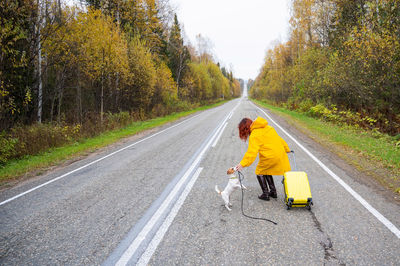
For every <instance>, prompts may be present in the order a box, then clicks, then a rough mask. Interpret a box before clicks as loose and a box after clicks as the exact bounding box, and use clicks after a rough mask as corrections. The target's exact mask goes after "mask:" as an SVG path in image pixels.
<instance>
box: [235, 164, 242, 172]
mask: <svg viewBox="0 0 400 266" xmlns="http://www.w3.org/2000/svg"><path fill="white" fill-rule="evenodd" d="M242 169H243V166H242V165H241V164H240V163H239V164H238V165H236V166H235V171H242Z"/></svg>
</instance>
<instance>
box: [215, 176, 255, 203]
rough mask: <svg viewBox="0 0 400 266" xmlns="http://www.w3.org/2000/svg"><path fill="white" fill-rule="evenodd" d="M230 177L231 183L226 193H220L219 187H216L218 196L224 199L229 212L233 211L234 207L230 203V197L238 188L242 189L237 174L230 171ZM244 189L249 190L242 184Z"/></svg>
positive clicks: (227, 186)
mask: <svg viewBox="0 0 400 266" xmlns="http://www.w3.org/2000/svg"><path fill="white" fill-rule="evenodd" d="M227 174H228V175H229V182H228V184H227V185H226V187H225V189H224V191H222V192H221V191H220V190H219V189H218V186H217V185H215V191H217V193H218V194H220V195H221V197H222V199H223V200H224V202H225V208H226V209H227V210H228V211H231V210H232V209H231V208H230V207H232V204H231V203H230V202H229V197H230V195H231V193H232V192H233V191H234V190H236V189H237V188H240V182H239V178H238V177H237V176H236V175H235V173H234V172H233V173H230V174H229V171H228V173H227ZM242 187H243V189H247V188H246V187H245V186H244V185H243V184H242Z"/></svg>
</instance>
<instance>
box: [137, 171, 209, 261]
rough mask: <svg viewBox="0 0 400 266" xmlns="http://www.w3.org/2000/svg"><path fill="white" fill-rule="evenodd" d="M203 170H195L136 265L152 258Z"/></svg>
mask: <svg viewBox="0 0 400 266" xmlns="http://www.w3.org/2000/svg"><path fill="white" fill-rule="evenodd" d="M202 170H203V168H202V167H199V168H197V171H196V173H195V174H194V175H193V177H192V179H191V180H190V181H189V183H188V184H187V186H186V188H185V190H184V191H183V193H182V194H181V196H180V197H179V199H178V200H177V202H176V203H175V205H174V207H173V208H172V210H171V212H170V213H169V214H168V216H167V218H166V219H165V220H164V222H163V224H162V225H161V226H160V228H159V229H158V231H157V233H156V234H155V236H154V237H153V239H152V240H151V242H150V244H149V245H148V247H147V249H146V251H145V252H144V253H143V254H142V256H141V257H140V259H139V261H138V263H137V264H136V265H143V266H144V265H147V264H148V263H149V261H150V259H151V257H152V256H153V254H154V252H155V251H156V249H157V247H158V245H159V244H160V242H161V240H162V239H163V238H164V235H165V233H166V232H167V231H168V228H169V227H170V225H171V224H172V222H173V221H174V219H175V216H176V215H177V214H178V211H179V209H180V208H181V207H182V205H183V203H184V202H185V199H186V197H187V196H188V195H189V192H190V191H191V190H192V187H193V185H194V183H195V182H196V180H197V178H198V177H199V175H200V173H201V171H202Z"/></svg>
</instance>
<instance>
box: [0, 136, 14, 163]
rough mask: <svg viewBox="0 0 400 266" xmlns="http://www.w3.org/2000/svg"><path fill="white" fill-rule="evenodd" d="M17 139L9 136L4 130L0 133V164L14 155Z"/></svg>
mask: <svg viewBox="0 0 400 266" xmlns="http://www.w3.org/2000/svg"><path fill="white" fill-rule="evenodd" d="M17 143H18V139H16V138H10V137H9V136H8V135H7V134H6V133H5V132H2V133H1V134H0V165H4V164H5V163H6V162H7V161H8V160H9V159H10V158H13V157H15V145H16V144H17Z"/></svg>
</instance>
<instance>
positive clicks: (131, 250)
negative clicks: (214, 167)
mask: <svg viewBox="0 0 400 266" xmlns="http://www.w3.org/2000/svg"><path fill="white" fill-rule="evenodd" d="M228 116H229V114H228V115H227V116H226V117H225V119H224V120H223V121H222V123H221V124H220V125H219V127H218V129H217V130H216V132H215V133H214V135H213V136H212V137H211V138H210V140H209V141H208V142H207V144H206V145H205V147H204V148H203V150H202V151H201V152H200V153H199V155H198V156H197V157H196V159H195V160H194V162H193V163H192V164H191V165H190V167H189V169H188V170H187V171H186V172H185V174H184V175H183V177H182V178H181V179H180V180H179V182H178V183H177V184H176V185H175V187H174V189H173V190H172V191H171V192H170V194H169V195H168V197H167V198H166V199H165V200H164V202H163V203H162V204H161V205H160V207H159V208H158V210H157V211H156V212H155V213H154V214H153V216H152V217H151V218H150V220H149V221H148V222H147V224H146V225H145V226H144V227H143V229H142V230H141V231H140V233H139V234H138V236H137V237H136V238H135V239H134V240H133V241H132V243H131V244H130V245H129V247H128V248H127V249H126V250H125V252H124V253H123V254H122V256H121V258H120V259H119V260H118V261H117V263H116V264H115V265H118V266H122V265H127V264H128V262H129V260H130V259H131V258H132V256H133V255H134V254H135V252H136V250H137V249H138V248H139V246H140V245H141V243H142V242H143V240H145V239H146V237H147V235H148V234H149V232H150V231H151V230H152V228H153V227H154V225H155V224H156V223H157V221H158V220H159V219H160V217H161V215H162V214H163V213H164V211H165V210H166V209H167V207H168V206H169V204H170V203H171V201H172V200H173V199H174V198H175V196H176V194H177V193H178V192H179V190H180V189H181V187H182V186H183V184H184V183H185V182H186V180H187V179H188V178H189V176H190V174H191V173H192V172H193V170H194V168H195V167H196V166H197V165H198V163H199V162H200V160H201V159H202V157H203V155H204V154H205V152H206V151H207V149H208V147H209V146H210V145H211V143H212V142H213V140H214V139H215V137H216V136H217V134H218V132H219V131H220V129H221V128H222V126H223V125H224V124H225V122H226V120H227V119H228Z"/></svg>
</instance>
